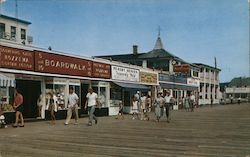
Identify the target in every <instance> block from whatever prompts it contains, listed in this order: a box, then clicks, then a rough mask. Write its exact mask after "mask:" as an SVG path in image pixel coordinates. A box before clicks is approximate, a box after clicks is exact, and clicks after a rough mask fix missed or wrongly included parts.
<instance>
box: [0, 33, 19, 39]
mask: <svg viewBox="0 0 250 157" xmlns="http://www.w3.org/2000/svg"><path fill="white" fill-rule="evenodd" d="M0 39H5V40H11V41H16V34H11V33H8V32H0Z"/></svg>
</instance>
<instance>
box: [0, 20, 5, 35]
mask: <svg viewBox="0 0 250 157" xmlns="http://www.w3.org/2000/svg"><path fill="white" fill-rule="evenodd" d="M4 34H5V24H4V23H0V38H3V37H4Z"/></svg>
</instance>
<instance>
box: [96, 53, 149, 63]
mask: <svg viewBox="0 0 250 157" xmlns="http://www.w3.org/2000/svg"><path fill="white" fill-rule="evenodd" d="M143 54H145V53H139V54H119V55H105V56H95V57H97V58H105V59H112V60H117V61H120V60H124V59H126V60H130V59H137V58H139V56H141V55H143Z"/></svg>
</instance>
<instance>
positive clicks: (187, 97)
mask: <svg viewBox="0 0 250 157" xmlns="http://www.w3.org/2000/svg"><path fill="white" fill-rule="evenodd" d="M184 107H185V110H186V111H187V112H188V111H189V107H190V97H189V95H187V96H186V97H185V98H184Z"/></svg>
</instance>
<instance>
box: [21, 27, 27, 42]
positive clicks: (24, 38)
mask: <svg viewBox="0 0 250 157" xmlns="http://www.w3.org/2000/svg"><path fill="white" fill-rule="evenodd" d="M21 39H22V40H26V30H25V29H21Z"/></svg>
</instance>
